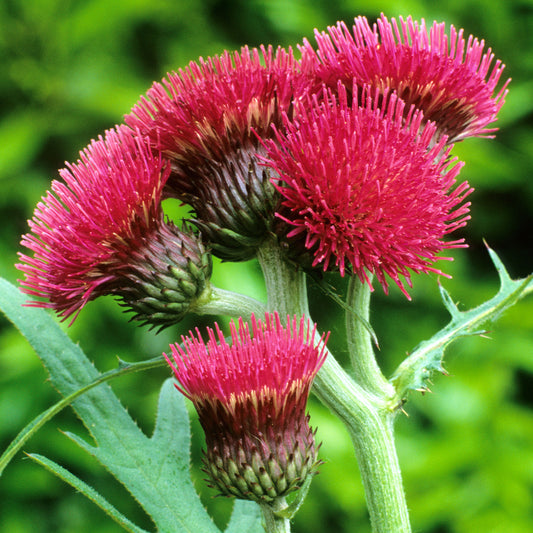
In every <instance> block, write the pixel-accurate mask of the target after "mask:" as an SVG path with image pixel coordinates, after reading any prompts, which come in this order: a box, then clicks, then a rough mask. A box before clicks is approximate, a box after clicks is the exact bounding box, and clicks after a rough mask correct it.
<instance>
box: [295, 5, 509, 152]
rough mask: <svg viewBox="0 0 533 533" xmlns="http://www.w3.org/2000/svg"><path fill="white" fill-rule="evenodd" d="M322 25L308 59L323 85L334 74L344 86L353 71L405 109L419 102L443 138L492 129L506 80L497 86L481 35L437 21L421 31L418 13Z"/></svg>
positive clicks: (496, 65) (498, 69)
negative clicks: (323, 28) (349, 24)
mask: <svg viewBox="0 0 533 533" xmlns="http://www.w3.org/2000/svg"><path fill="white" fill-rule="evenodd" d="M328 32H329V35H328V34H326V33H325V32H322V33H318V32H317V33H316V40H317V43H318V52H317V56H315V62H316V63H317V73H318V77H319V79H321V80H322V81H324V82H325V83H326V84H328V85H329V86H332V87H333V88H334V87H335V85H336V83H337V80H341V81H342V82H343V83H344V84H345V85H346V86H347V87H348V88H351V85H352V80H353V79H355V80H356V83H357V84H358V85H359V86H360V87H361V86H362V85H365V84H369V85H371V86H372V87H375V88H378V89H379V90H380V91H381V92H385V91H386V90H387V89H389V90H391V89H392V90H395V91H396V92H397V93H398V95H399V97H400V98H402V99H403V100H404V101H405V102H406V104H407V108H406V109H409V107H410V106H411V104H414V105H415V106H416V107H417V108H419V109H421V110H422V111H423V112H424V117H425V120H432V121H434V122H435V123H436V124H437V127H438V132H439V133H442V134H445V135H447V136H448V141H449V142H455V141H458V140H461V139H464V138H465V137H471V136H482V135H484V136H486V135H487V134H490V133H492V132H494V131H496V129H495V128H487V126H488V125H489V124H491V123H493V122H494V121H495V120H496V116H497V114H498V112H499V110H500V108H501V107H502V105H503V103H504V99H505V96H506V94H507V90H506V87H507V85H508V83H509V81H510V80H507V81H506V82H505V83H504V84H503V86H502V87H501V88H500V89H499V90H498V89H497V86H498V83H499V80H500V77H501V74H502V71H503V69H504V65H503V64H502V63H501V61H499V60H497V61H495V62H494V54H493V53H492V52H491V50H490V48H489V49H488V50H487V51H486V52H484V46H485V43H484V41H479V40H478V39H475V38H474V37H472V36H471V35H470V36H469V37H468V38H467V39H466V40H465V38H464V37H463V30H460V31H457V30H456V29H455V28H454V27H453V26H451V27H450V30H449V33H448V32H446V28H445V25H444V23H437V22H434V23H433V26H432V27H431V28H430V29H429V32H428V30H427V28H426V25H425V22H424V20H422V21H421V22H420V23H418V22H415V21H413V20H412V19H411V17H408V18H407V20H404V19H402V18H401V17H400V19H399V22H397V21H396V20H395V19H394V18H393V19H391V21H390V22H389V21H388V19H387V18H386V17H385V16H384V15H383V14H382V15H381V17H380V18H379V19H378V21H377V24H374V26H373V27H372V28H371V27H370V25H369V23H368V21H367V19H366V18H365V17H358V18H356V19H355V25H354V26H353V34H352V33H351V32H350V30H349V29H348V27H347V26H346V24H344V23H343V22H339V23H338V24H337V26H335V27H330V28H328ZM303 50H304V55H306V58H307V60H309V59H310V58H312V57H313V56H314V55H315V52H314V50H313V49H312V47H311V46H310V44H309V43H307V42H306V43H304V47H303Z"/></svg>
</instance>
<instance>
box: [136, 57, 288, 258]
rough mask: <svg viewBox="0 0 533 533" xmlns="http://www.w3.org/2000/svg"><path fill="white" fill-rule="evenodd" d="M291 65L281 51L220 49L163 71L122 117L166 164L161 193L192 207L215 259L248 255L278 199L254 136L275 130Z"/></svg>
mask: <svg viewBox="0 0 533 533" xmlns="http://www.w3.org/2000/svg"><path fill="white" fill-rule="evenodd" d="M297 70H298V69H297V62H296V61H295V60H294V57H293V55H292V52H291V51H288V52H287V51H285V50H283V49H281V48H279V49H278V50H277V51H276V52H275V53H274V51H273V49H272V47H269V48H267V49H265V48H263V47H262V48H261V49H260V50H258V49H252V50H250V49H248V48H247V47H244V48H242V50H241V51H240V53H239V52H234V53H229V52H225V53H224V54H223V55H222V56H217V57H212V58H208V59H207V60H202V59H201V60H200V62H199V63H194V62H192V63H190V65H189V66H188V67H187V68H186V69H184V70H180V71H179V72H178V73H170V74H168V77H167V79H165V80H163V82H162V83H155V84H154V85H153V86H152V88H151V89H150V90H149V91H148V93H147V95H146V97H143V98H141V100H140V101H139V103H138V104H137V105H136V106H135V107H134V108H133V110H132V112H131V114H130V115H129V116H127V117H126V122H127V123H128V124H129V125H131V126H132V127H135V128H139V129H140V130H141V131H142V132H143V134H146V135H147V136H148V137H149V138H150V140H151V142H152V145H153V146H154V148H155V149H156V150H158V151H161V152H162V153H163V154H164V156H165V157H167V158H168V159H169V160H170V161H171V168H172V172H171V175H170V177H169V180H168V182H167V186H166V189H165V194H167V195H169V196H171V197H176V198H179V199H180V200H182V201H184V202H185V203H187V204H189V205H191V206H192V208H193V210H194V212H195V215H196V217H195V218H196V219H195V220H194V223H195V224H196V225H197V226H198V227H199V228H200V229H201V230H202V235H203V237H204V238H205V239H206V241H207V242H209V244H210V246H211V247H212V251H213V253H215V254H216V255H218V256H219V257H221V258H222V259H226V260H236V261H238V260H245V259H249V258H250V257H252V256H253V255H254V254H255V250H256V248H257V246H258V245H259V244H260V242H261V241H262V240H263V239H264V237H265V235H266V233H267V231H268V229H269V224H270V221H271V220H272V218H273V212H274V208H275V205H276V199H277V197H276V194H275V190H274V188H273V187H272V185H271V183H270V172H269V170H268V169H266V168H260V167H259V166H258V164H257V155H256V154H257V152H258V151H259V152H261V151H262V147H261V145H260V143H259V141H258V136H261V137H270V136H272V130H271V127H270V126H271V124H277V125H278V126H279V127H281V124H282V119H281V116H282V112H283V111H289V109H290V106H291V101H292V97H293V90H294V86H295V85H296V83H297V82H296V79H297Z"/></svg>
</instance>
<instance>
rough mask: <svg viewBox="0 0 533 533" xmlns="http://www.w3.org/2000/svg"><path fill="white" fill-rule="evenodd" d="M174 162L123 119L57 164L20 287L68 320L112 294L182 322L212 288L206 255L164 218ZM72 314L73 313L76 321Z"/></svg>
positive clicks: (33, 225) (150, 316)
mask: <svg viewBox="0 0 533 533" xmlns="http://www.w3.org/2000/svg"><path fill="white" fill-rule="evenodd" d="M169 172H170V167H169V164H168V162H166V161H165V160H164V159H163V158H161V157H160V156H155V155H153V154H152V153H151V150H150V147H149V145H148V144H147V142H146V140H145V139H143V138H142V137H141V136H139V135H134V132H132V131H131V130H129V129H128V128H126V127H125V126H122V127H119V128H117V129H116V130H109V131H107V132H106V135H105V139H104V138H102V137H100V138H99V139H98V140H97V141H93V142H92V144H90V145H89V147H87V148H86V149H85V150H84V151H82V152H80V159H79V161H78V162H77V163H75V164H68V165H67V168H65V169H63V170H61V171H60V175H61V177H62V178H63V181H58V180H56V181H54V182H53V183H52V191H51V192H50V191H49V192H48V193H47V194H46V196H44V197H43V199H42V201H41V202H40V203H39V204H38V205H37V207H36V209H35V213H34V216H33V219H32V220H30V221H29V226H30V229H31V233H28V234H26V235H24V236H23V237H22V245H24V246H25V247H26V248H28V249H29V250H31V251H32V252H33V256H31V257H30V256H28V255H25V254H19V255H20V259H21V261H22V262H21V263H20V264H19V265H17V267H18V268H19V269H20V270H21V271H22V272H24V274H25V279H24V280H23V281H21V285H22V290H23V291H24V292H26V293H27V294H31V295H34V296H38V297H40V298H45V299H46V300H47V301H35V302H30V304H29V305H32V306H38V307H48V308H52V309H54V310H56V311H57V312H58V313H59V314H60V315H61V316H62V317H64V318H67V317H69V316H71V315H74V318H75V317H76V316H77V314H78V313H79V311H80V310H81V309H82V308H83V307H84V306H85V304H86V303H87V302H88V301H90V300H94V299H95V298H97V297H99V296H102V295H106V294H114V295H116V296H118V297H120V298H121V299H122V300H123V302H124V304H125V305H126V306H127V307H129V308H130V310H131V311H133V313H134V314H135V315H134V319H136V320H140V321H142V322H146V323H150V324H152V325H160V326H164V325H168V324H170V323H173V322H176V321H177V320H179V319H180V318H181V317H182V316H183V314H184V313H185V312H187V311H188V310H189V309H190V307H191V306H194V303H195V301H196V299H197V298H199V297H200V296H201V295H202V294H203V293H204V291H207V290H208V285H209V281H208V280H209V276H210V272H211V262H210V258H209V256H208V255H207V253H206V250H205V249H204V247H203V245H202V244H201V242H200V241H199V239H198V238H197V236H196V235H194V234H193V233H192V232H191V231H190V230H185V231H180V230H179V229H178V228H177V227H175V226H174V225H173V224H171V223H166V222H165V221H164V215H163V212H162V208H161V195H162V190H163V186H164V184H165V182H166V180H167V178H168V175H169ZM74 318H73V320H74Z"/></svg>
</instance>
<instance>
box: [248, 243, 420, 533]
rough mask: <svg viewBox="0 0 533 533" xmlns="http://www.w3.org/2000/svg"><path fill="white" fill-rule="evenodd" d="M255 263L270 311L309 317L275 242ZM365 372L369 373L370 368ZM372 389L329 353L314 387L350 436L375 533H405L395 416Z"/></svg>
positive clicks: (299, 278)
mask: <svg viewBox="0 0 533 533" xmlns="http://www.w3.org/2000/svg"><path fill="white" fill-rule="evenodd" d="M258 259H259V263H260V264H261V268H262V269H263V273H264V276H265V282H266V287H267V294H268V309H269V311H278V313H280V314H283V315H285V314H299V315H306V316H308V317H309V309H308V302H307V291H306V285H305V274H304V273H303V272H302V271H300V270H297V269H296V268H295V267H294V266H292V265H290V264H289V263H287V262H286V261H285V260H284V259H283V255H282V251H281V249H280V248H279V246H278V245H277V242H275V241H274V240H271V241H268V242H266V243H265V244H264V245H263V247H262V248H261V249H260V251H259V253H258ZM367 303H368V302H367ZM319 338H320V337H319V335H318V334H317V340H318V339H319ZM372 357H373V355H372ZM367 367H368V368H367V369H368V371H369V372H370V371H371V365H367ZM376 368H377V365H376ZM380 376H381V373H380ZM379 379H382V378H377V377H372V378H369V379H368V382H378V381H379ZM376 389H378V390H367V388H364V387H363V386H362V385H360V384H359V383H356V382H355V381H354V380H353V379H352V378H351V377H350V376H349V375H348V374H347V372H346V371H345V370H344V369H343V368H342V367H341V366H340V365H339V363H338V362H337V360H336V359H335V358H334V357H333V355H332V354H331V353H330V354H329V355H328V357H327V358H326V361H325V363H324V365H323V366H322V368H321V369H320V371H319V372H318V374H317V376H316V378H315V381H314V385H313V391H314V393H315V394H316V395H317V397H318V398H319V399H320V400H321V401H322V403H324V405H326V406H327V407H328V408H329V409H330V410H331V411H332V412H333V413H334V414H335V415H336V416H338V417H339V418H340V419H341V420H342V421H343V422H344V424H345V425H346V427H347V429H348V431H349V432H350V435H351V437H352V441H353V443H354V448H355V452H356V455H357V460H358V463H359V467H360V470H361V475H362V478H363V483H364V487H365V494H366V498H367V504H368V509H369V513H370V519H371V522H372V528H373V531H374V533H409V532H410V531H411V527H410V524H409V516H408V511H407V504H406V501H405V494H404V490H403V485H402V477H401V472H400V467H399V464H398V458H397V455H396V449H395V444H394V436H393V420H394V412H393V411H391V410H389V409H388V407H387V406H388V405H389V401H390V397H389V394H388V392H387V393H386V392H385V391H384V390H383V389H381V388H377V387H376Z"/></svg>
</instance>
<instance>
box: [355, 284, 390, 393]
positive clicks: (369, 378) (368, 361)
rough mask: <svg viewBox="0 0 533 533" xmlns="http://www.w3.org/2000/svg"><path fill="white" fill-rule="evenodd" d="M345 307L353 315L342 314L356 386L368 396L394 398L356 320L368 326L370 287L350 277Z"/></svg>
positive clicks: (369, 339) (365, 332)
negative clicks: (364, 321) (360, 387)
mask: <svg viewBox="0 0 533 533" xmlns="http://www.w3.org/2000/svg"><path fill="white" fill-rule="evenodd" d="M346 304H347V306H348V308H350V309H353V312H350V311H348V310H347V311H346V340H347V344H348V352H349V354H350V362H351V364H352V369H353V372H354V376H355V379H356V381H357V383H359V384H360V385H361V386H362V387H364V388H365V389H366V390H368V391H369V392H373V393H376V394H378V395H388V396H392V395H394V393H395V389H394V387H393V386H392V385H391V384H390V383H389V382H388V381H387V379H386V378H385V376H384V375H383V374H382V372H381V369H380V368H379V366H378V364H377V361H376V357H375V354H374V348H373V344H372V342H373V341H372V336H371V335H370V332H369V331H368V328H366V327H365V325H364V324H363V323H362V322H361V320H360V319H359V318H358V316H360V317H362V318H363V319H364V320H366V321H367V323H368V322H369V315H370V286H369V285H368V283H362V282H361V280H360V279H359V278H358V277H357V276H352V277H351V278H350V282H349V284H348V296H347V299H346Z"/></svg>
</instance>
